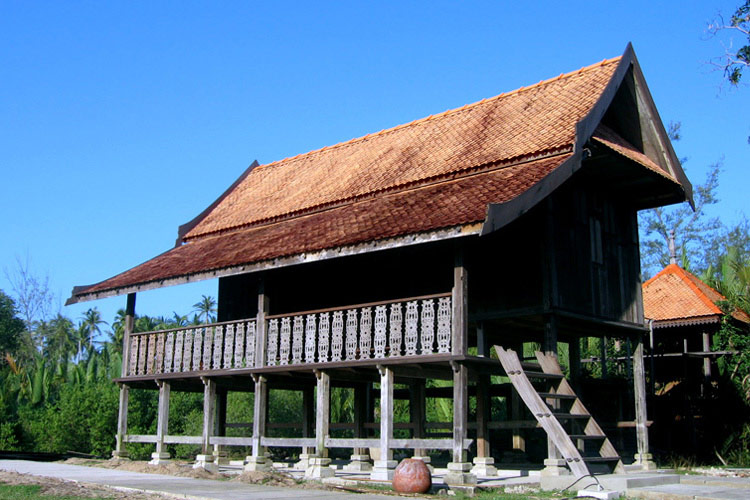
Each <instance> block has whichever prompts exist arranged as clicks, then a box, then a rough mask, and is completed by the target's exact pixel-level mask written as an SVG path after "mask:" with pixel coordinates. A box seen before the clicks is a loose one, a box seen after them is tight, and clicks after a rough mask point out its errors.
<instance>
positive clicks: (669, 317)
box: [643, 264, 750, 323]
mask: <svg viewBox="0 0 750 500" xmlns="http://www.w3.org/2000/svg"><path fill="white" fill-rule="evenodd" d="M724 300H726V297H724V296H723V295H722V294H720V293H719V292H718V291H716V290H715V289H713V288H711V287H710V286H708V285H707V284H705V283H704V282H703V281H701V280H700V279H699V278H698V277H696V276H695V275H693V274H691V273H690V272H688V271H686V270H684V269H682V268H681V267H680V266H678V265H676V264H670V265H668V266H667V267H665V268H664V269H662V270H661V271H660V272H659V273H658V274H657V275H656V276H654V277H653V278H651V279H650V280H648V281H646V282H645V283H644V284H643V310H644V314H645V316H646V318H648V319H653V320H654V321H657V322H659V321H662V322H677V321H681V320H693V321H696V322H706V321H709V320H716V321H718V319H719V318H720V317H721V316H723V314H724V313H723V312H722V310H721V309H720V308H719V307H718V306H717V305H716V302H718V301H724ZM733 316H734V317H735V318H736V319H738V320H740V321H743V322H746V323H748V322H750V317H748V316H747V315H746V314H745V313H743V312H742V311H735V313H734V314H733Z"/></svg>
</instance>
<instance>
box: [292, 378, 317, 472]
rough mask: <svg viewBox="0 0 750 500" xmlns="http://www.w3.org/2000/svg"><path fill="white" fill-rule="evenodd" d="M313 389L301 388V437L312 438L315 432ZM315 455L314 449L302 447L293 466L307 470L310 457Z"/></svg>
mask: <svg viewBox="0 0 750 500" xmlns="http://www.w3.org/2000/svg"><path fill="white" fill-rule="evenodd" d="M314 400H315V388H314V387H313V386H305V387H303V388H302V437H306V438H309V437H312V435H313V432H314V431H315V401H314ZM314 455H315V449H314V448H310V447H307V446H305V447H303V448H302V453H300V456H299V461H297V463H296V464H295V467H296V468H297V469H307V468H308V467H309V465H310V457H312V456H314Z"/></svg>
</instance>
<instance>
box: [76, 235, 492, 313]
mask: <svg viewBox="0 0 750 500" xmlns="http://www.w3.org/2000/svg"><path fill="white" fill-rule="evenodd" d="M481 227H482V224H481V222H480V223H475V224H465V225H461V226H454V227H450V228H444V229H438V230H435V231H429V232H424V233H419V234H409V235H405V236H400V237H396V238H388V239H385V240H379V241H370V242H366V243H360V244H356V245H348V246H345V247H337V248H328V249H324V250H319V251H317V252H307V253H302V254H297V255H292V256H289V257H280V258H276V259H271V260H266V261H261V262H254V263H249V264H241V265H236V266H231V267H226V268H222V269H214V270H207V271H199V272H195V273H190V274H185V275H181V276H175V277H171V278H165V279H160V280H155V281H148V282H142V283H135V284H133V285H129V286H124V287H117V288H111V289H107V290H102V291H98V292H90V293H87V292H86V290H87V289H89V288H91V287H92V286H94V285H88V286H76V287H73V292H72V293H71V296H70V298H68V300H67V301H65V305H66V306H67V305H71V304H77V303H80V302H88V301H91V300H98V299H103V298H107V297H116V296H118V295H125V294H128V293H136V292H143V291H146V290H154V289H156V288H164V287H167V286H175V285H183V284H185V283H193V282H196V281H203V280H208V279H214V278H223V277H226V276H235V275H238V274H248V273H254V272H260V271H265V270H270V269H276V268H281V267H289V266H294V265H297V264H305V263H310V262H318V261H322V260H329V259H335V258H339V257H346V256H351V255H358V254H361V253H366V252H375V251H380V250H390V249H393V248H400V247H406V246H411V245H419V244H422V243H430V242H433V241H440V240H447V239H453V238H463V237H467V236H476V235H478V234H479V233H480V231H481Z"/></svg>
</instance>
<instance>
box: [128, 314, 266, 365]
mask: <svg viewBox="0 0 750 500" xmlns="http://www.w3.org/2000/svg"><path fill="white" fill-rule="evenodd" d="M254 364H255V320H254V319H250V320H248V319H243V320H239V321H227V322H224V323H212V324H208V325H199V326H186V327H183V328H174V329H171V330H163V331H159V332H145V333H133V334H131V335H130V359H129V360H128V370H127V373H128V375H152V374H157V373H179V372H191V371H211V370H227V369H230V368H251V367H253V366H254Z"/></svg>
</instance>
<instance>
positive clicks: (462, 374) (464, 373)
mask: <svg viewBox="0 0 750 500" xmlns="http://www.w3.org/2000/svg"><path fill="white" fill-rule="evenodd" d="M468 383H469V370H468V368H466V366H465V365H460V364H457V365H455V366H454V369H453V455H452V461H453V462H454V463H463V462H466V460H467V457H466V449H465V448H464V439H466V435H467V429H468V425H467V424H468V413H469V394H468V393H469V391H468Z"/></svg>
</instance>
